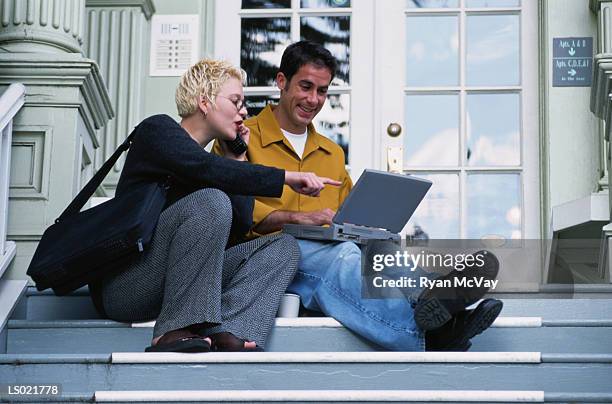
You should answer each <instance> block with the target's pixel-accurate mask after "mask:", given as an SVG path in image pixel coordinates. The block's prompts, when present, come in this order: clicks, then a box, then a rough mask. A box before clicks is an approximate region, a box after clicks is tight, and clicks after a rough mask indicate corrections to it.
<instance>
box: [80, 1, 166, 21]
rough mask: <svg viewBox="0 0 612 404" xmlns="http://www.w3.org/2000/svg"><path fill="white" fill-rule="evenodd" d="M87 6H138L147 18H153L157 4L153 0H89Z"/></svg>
mask: <svg viewBox="0 0 612 404" xmlns="http://www.w3.org/2000/svg"><path fill="white" fill-rule="evenodd" d="M85 6H86V7H87V8H93V7H99V8H102V7H114V8H120V9H126V8H130V7H138V8H140V10H141V11H142V13H143V14H144V16H145V17H146V19H147V20H149V19H151V17H152V16H153V14H155V5H154V4H153V0H87V3H86V5H85Z"/></svg>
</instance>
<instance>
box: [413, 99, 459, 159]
mask: <svg viewBox="0 0 612 404" xmlns="http://www.w3.org/2000/svg"><path fill="white" fill-rule="evenodd" d="M405 109H406V110H405V114H404V116H405V120H406V121H405V124H404V128H405V130H406V135H405V136H404V159H405V160H406V162H407V163H408V165H409V166H437V165H441V166H456V165H457V163H458V156H459V97H458V96H457V95H407V96H406V103H405Z"/></svg>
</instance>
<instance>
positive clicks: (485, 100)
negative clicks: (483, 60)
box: [466, 94, 521, 166]
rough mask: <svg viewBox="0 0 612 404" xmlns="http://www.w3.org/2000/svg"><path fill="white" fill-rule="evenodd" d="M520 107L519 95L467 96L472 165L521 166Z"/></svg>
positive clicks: (467, 156) (468, 140)
mask: <svg viewBox="0 0 612 404" xmlns="http://www.w3.org/2000/svg"><path fill="white" fill-rule="evenodd" d="M519 108H520V97H519V95H518V94H469V95H468V96H467V113H468V116H467V125H466V126H467V155H466V159H467V162H468V164H469V165H472V166H474V165H484V166H487V165H489V166H491V165H493V166H495V165H520V163H521V154H520V152H521V139H520V136H521V135H520V130H519V122H520V117H519Z"/></svg>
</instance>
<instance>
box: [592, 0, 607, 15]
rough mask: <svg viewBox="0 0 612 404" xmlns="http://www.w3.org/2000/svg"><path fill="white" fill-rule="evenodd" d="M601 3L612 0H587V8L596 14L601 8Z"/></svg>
mask: <svg viewBox="0 0 612 404" xmlns="http://www.w3.org/2000/svg"><path fill="white" fill-rule="evenodd" d="M602 3H612V0H589V8H590V9H591V11H592V12H594V13H595V14H597V13H598V12H599V10H600V9H601V6H602Z"/></svg>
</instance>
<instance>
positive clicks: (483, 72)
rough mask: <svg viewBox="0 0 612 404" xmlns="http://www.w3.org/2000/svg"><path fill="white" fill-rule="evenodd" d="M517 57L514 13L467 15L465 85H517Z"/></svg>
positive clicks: (516, 24)
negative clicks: (466, 83)
mask: <svg viewBox="0 0 612 404" xmlns="http://www.w3.org/2000/svg"><path fill="white" fill-rule="evenodd" d="M519 61H520V55H519V16H518V15H484V16H473V15H472V16H468V17H467V82H468V85H471V86H504V85H509V86H514V85H519V84H520V80H519V71H520V69H519Z"/></svg>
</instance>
